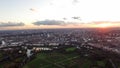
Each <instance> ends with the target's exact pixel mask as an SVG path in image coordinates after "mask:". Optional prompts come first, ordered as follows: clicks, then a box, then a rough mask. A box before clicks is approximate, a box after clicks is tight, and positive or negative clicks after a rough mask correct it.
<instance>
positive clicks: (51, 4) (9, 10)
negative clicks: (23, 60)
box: [0, 0, 120, 30]
mask: <svg viewBox="0 0 120 68" xmlns="http://www.w3.org/2000/svg"><path fill="white" fill-rule="evenodd" d="M119 6H120V1H119V0H0V30H2V29H3V30H4V29H34V28H86V27H119V26H120V8H119Z"/></svg>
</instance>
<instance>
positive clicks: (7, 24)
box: [0, 22, 25, 27]
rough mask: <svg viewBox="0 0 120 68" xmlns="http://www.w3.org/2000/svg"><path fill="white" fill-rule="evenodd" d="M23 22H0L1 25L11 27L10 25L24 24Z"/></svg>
mask: <svg viewBox="0 0 120 68" xmlns="http://www.w3.org/2000/svg"><path fill="white" fill-rule="evenodd" d="M24 25H25V24H24V23H22V22H19V23H17V22H0V27H10V26H24Z"/></svg>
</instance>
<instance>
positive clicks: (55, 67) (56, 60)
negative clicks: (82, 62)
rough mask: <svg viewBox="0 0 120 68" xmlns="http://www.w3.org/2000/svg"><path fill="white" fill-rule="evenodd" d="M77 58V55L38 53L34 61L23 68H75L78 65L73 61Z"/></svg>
mask: <svg viewBox="0 0 120 68" xmlns="http://www.w3.org/2000/svg"><path fill="white" fill-rule="evenodd" d="M78 57H79V55H77V54H61V53H51V54H45V53H40V54H38V55H37V58H36V59H34V60H32V61H31V62H29V63H27V64H26V65H25V66H24V68H66V67H69V66H71V67H72V68H76V67H77V66H79V64H76V62H75V61H74V60H75V59H77V58H78Z"/></svg>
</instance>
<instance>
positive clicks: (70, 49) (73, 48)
mask: <svg viewBox="0 0 120 68" xmlns="http://www.w3.org/2000/svg"><path fill="white" fill-rule="evenodd" d="M75 49H76V48H75V47H70V48H67V49H66V52H72V51H75Z"/></svg>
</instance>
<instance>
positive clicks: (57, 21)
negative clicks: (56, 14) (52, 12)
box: [33, 20, 79, 26]
mask: <svg viewBox="0 0 120 68" xmlns="http://www.w3.org/2000/svg"><path fill="white" fill-rule="evenodd" d="M33 24H34V25H38V26H39V25H62V26H63V25H76V24H79V23H76V22H65V21H61V20H43V21H37V22H34V23H33Z"/></svg>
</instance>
